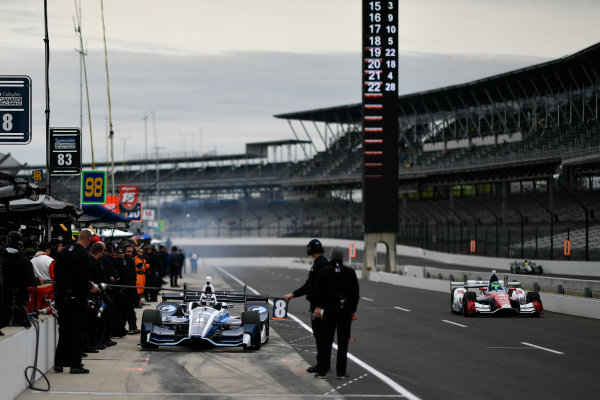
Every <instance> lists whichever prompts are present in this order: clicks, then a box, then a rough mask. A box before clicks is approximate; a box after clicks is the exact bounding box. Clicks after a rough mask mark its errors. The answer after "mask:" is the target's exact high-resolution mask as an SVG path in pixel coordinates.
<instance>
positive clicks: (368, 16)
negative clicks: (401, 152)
mask: <svg viewBox="0 0 600 400" xmlns="http://www.w3.org/2000/svg"><path fill="white" fill-rule="evenodd" d="M362 5H363V9H362V21H363V25H362V26H363V41H362V43H363V52H362V53H363V63H362V65H363V79H362V85H363V87H362V104H363V224H364V232H365V237H364V244H365V249H364V264H363V265H364V267H363V277H365V275H366V274H368V273H369V271H370V270H371V269H372V268H373V267H374V266H375V262H376V257H375V256H376V253H375V251H376V245H377V243H384V244H385V245H386V247H387V259H386V266H385V270H386V271H387V272H395V271H396V233H397V232H398V0H392V1H389V0H387V1H378V0H363V2H362Z"/></svg>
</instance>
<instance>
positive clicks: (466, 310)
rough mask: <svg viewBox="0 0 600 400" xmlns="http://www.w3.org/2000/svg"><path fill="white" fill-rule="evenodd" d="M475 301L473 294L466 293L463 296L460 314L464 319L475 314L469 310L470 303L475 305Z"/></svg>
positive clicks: (475, 295)
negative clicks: (461, 313)
mask: <svg viewBox="0 0 600 400" xmlns="http://www.w3.org/2000/svg"><path fill="white" fill-rule="evenodd" d="M476 300H477V294H476V293H475V292H466V293H465V294H464V296H463V308H462V312H463V315H464V316H465V317H472V316H473V315H474V314H475V312H473V311H470V310H469V305H470V302H473V303H475V301H476Z"/></svg>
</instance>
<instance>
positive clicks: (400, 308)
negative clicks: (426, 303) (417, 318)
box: [394, 307, 410, 312]
mask: <svg viewBox="0 0 600 400" xmlns="http://www.w3.org/2000/svg"><path fill="white" fill-rule="evenodd" d="M394 308H395V309H396V310H400V311H406V312H410V310H409V309H407V308H402V307H394Z"/></svg>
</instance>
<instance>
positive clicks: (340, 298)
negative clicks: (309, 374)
mask: <svg viewBox="0 0 600 400" xmlns="http://www.w3.org/2000/svg"><path fill="white" fill-rule="evenodd" d="M343 258H344V253H343V251H342V249H341V248H339V247H336V248H334V249H333V250H332V251H331V261H330V265H329V266H327V267H325V268H323V269H322V270H321V272H319V275H318V276H317V281H316V283H315V296H314V302H315V309H314V312H313V316H314V317H315V318H316V319H320V320H322V321H323V335H322V341H323V343H322V344H321V346H320V352H319V354H318V355H317V357H318V360H317V364H318V366H319V370H318V371H317V373H316V374H315V377H317V378H321V377H324V376H325V375H326V374H327V371H328V370H329V360H330V357H331V344H332V343H333V337H334V335H335V331H336V329H337V339H338V340H337V345H338V351H337V362H336V377H337V378H338V379H345V378H347V377H348V375H347V373H346V365H347V354H348V341H349V340H350V325H351V323H352V315H353V314H354V313H355V312H356V306H357V304H358V298H359V289H358V279H357V278H356V273H355V272H354V270H353V269H352V268H349V267H347V266H345V265H344V261H343Z"/></svg>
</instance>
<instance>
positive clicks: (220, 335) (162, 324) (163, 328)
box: [140, 277, 269, 350]
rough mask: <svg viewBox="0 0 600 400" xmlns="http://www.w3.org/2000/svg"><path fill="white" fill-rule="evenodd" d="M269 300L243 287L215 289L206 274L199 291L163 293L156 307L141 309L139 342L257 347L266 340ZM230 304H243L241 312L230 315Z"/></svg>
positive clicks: (148, 344) (148, 346) (150, 346)
mask: <svg viewBox="0 0 600 400" xmlns="http://www.w3.org/2000/svg"><path fill="white" fill-rule="evenodd" d="M268 300H269V298H268V297H265V296H254V295H247V294H246V293H245V290H244V291H243V292H239V291H237V292H236V291H215V290H214V287H213V286H212V284H211V278H210V277H207V282H206V285H204V287H203V288H202V290H201V291H192V290H187V289H185V288H184V290H183V291H182V292H179V293H163V301H162V302H161V303H160V304H158V305H157V306H156V310H144V313H143V314H142V326H141V336H140V344H141V346H142V348H144V349H155V348H157V347H158V346H176V345H179V344H182V343H196V344H201V343H208V344H210V345H213V346H228V347H232V346H242V347H243V348H244V349H253V350H258V349H260V347H261V345H263V344H265V343H267V341H268V340H269V307H268V304H267V302H268ZM249 302H252V304H251V303H249ZM229 303H243V304H244V311H243V312H242V313H241V315H238V316H233V315H230V314H229V310H232V309H233V308H234V305H233V304H229Z"/></svg>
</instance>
